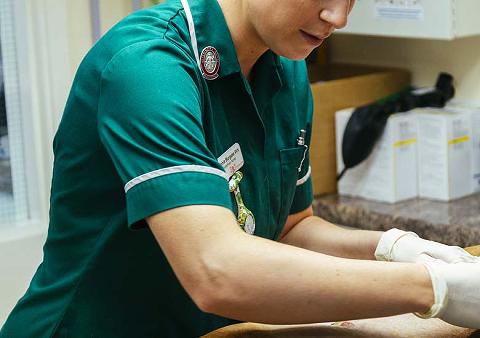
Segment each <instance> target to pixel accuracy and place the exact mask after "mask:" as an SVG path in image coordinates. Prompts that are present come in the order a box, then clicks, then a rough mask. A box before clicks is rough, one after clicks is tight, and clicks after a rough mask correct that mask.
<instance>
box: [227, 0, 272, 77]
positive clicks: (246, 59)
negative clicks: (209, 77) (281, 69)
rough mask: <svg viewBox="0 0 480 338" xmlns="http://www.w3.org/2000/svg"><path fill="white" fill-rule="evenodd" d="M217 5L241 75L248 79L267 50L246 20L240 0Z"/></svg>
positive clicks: (231, 0) (228, 0) (229, 0)
mask: <svg viewBox="0 0 480 338" xmlns="http://www.w3.org/2000/svg"><path fill="white" fill-rule="evenodd" d="M218 3H219V5H220V7H221V8H222V11H223V15H224V16H225V21H226V22H227V25H228V28H229V30H230V34H231V36H232V39H233V44H234V46H235V50H236V52H237V57H238V62H239V63H240V68H241V70H242V73H243V75H244V76H245V77H246V78H247V79H250V73H251V71H252V68H253V66H254V65H255V63H256V62H257V60H258V59H259V58H260V56H262V54H263V53H265V52H266V51H267V49H268V48H267V47H266V46H265V45H264V43H263V42H262V40H261V39H260V37H259V36H258V34H257V33H256V31H255V29H254V28H253V26H252V25H251V23H250V22H249V21H248V19H247V18H246V15H245V10H244V8H243V6H242V4H243V2H242V1H241V0H218Z"/></svg>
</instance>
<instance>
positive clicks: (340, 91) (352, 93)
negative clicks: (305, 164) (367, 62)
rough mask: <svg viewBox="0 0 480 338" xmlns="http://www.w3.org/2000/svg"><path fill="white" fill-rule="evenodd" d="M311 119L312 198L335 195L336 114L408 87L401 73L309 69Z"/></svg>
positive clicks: (347, 67) (335, 67) (368, 69)
mask: <svg viewBox="0 0 480 338" xmlns="http://www.w3.org/2000/svg"><path fill="white" fill-rule="evenodd" d="M309 73H310V82H311V83H312V84H311V88H312V93H313V100H314V117H313V126H312V127H313V128H312V130H313V131H312V141H311V147H310V164H311V166H312V180H313V191H314V194H315V195H322V194H329V193H335V192H336V191H337V180H336V176H337V169H336V150H335V112H337V111H339V110H342V109H345V108H350V107H358V106H361V105H364V104H367V103H370V102H372V101H375V100H378V99H380V98H383V97H385V96H388V95H390V94H392V93H395V92H398V91H401V90H403V89H405V87H407V86H408V85H410V79H411V78H410V74H409V73H408V72H407V71H404V70H398V69H385V68H376V67H366V66H354V65H342V64H336V65H329V66H312V67H310V69H309Z"/></svg>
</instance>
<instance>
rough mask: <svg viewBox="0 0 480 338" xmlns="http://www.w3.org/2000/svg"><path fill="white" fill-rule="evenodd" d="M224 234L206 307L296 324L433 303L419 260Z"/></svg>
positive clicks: (418, 309)
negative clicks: (354, 255) (341, 254)
mask: <svg viewBox="0 0 480 338" xmlns="http://www.w3.org/2000/svg"><path fill="white" fill-rule="evenodd" d="M228 242H229V241H228V240H226V241H225V242H224V243H225V245H224V246H217V247H216V251H217V254H216V255H215V256H214V257H213V256H212V259H213V260H214V262H216V263H213V266H217V270H216V271H215V269H213V270H211V271H214V273H213V274H212V275H211V278H210V283H211V285H212V287H213V289H212V290H214V291H215V293H216V295H217V296H216V297H218V298H216V301H215V302H214V303H212V304H211V312H214V313H217V314H219V315H222V316H227V317H230V318H235V319H238V320H243V321H254V322H262V323H272V324H300V323H314V322H326V321H338V320H346V319H358V318H373V317H384V316H391V315H396V314H401V313H409V312H426V311H427V310H428V309H429V308H430V306H431V304H433V291H432V286H431V282H430V278H429V275H428V273H427V271H426V269H425V268H424V267H423V266H422V265H414V264H399V263H384V262H372V261H357V260H349V259H342V258H336V257H331V256H326V255H323V254H319V253H316V252H312V251H308V250H304V249H301V248H296V247H292V246H288V245H283V244H280V243H275V242H273V241H268V240H264V239H261V238H254V237H250V236H249V237H246V236H245V237H243V238H241V239H240V240H238V239H237V240H236V243H235V245H234V246H233V247H232V243H230V244H228ZM218 251H220V252H218ZM219 257H221V258H222V262H223V263H221V262H219V261H218V258H219ZM225 262H228V263H225ZM207 311H208V309H207Z"/></svg>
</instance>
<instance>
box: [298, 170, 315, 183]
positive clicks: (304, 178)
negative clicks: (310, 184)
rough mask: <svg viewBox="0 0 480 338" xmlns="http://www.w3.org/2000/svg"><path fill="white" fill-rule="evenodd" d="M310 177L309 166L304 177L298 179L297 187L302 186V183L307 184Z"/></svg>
mask: <svg viewBox="0 0 480 338" xmlns="http://www.w3.org/2000/svg"><path fill="white" fill-rule="evenodd" d="M311 175H312V167H311V166H310V167H308V171H307V173H306V174H305V176H303V177H302V178H301V179H299V180H298V181H297V187H298V186H299V185H302V184H303V183H305V182H307V181H308V179H309V178H310V176H311Z"/></svg>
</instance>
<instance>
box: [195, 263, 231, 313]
mask: <svg viewBox="0 0 480 338" xmlns="http://www.w3.org/2000/svg"><path fill="white" fill-rule="evenodd" d="M221 261H225V260H224V259H221ZM204 266H205V268H204V269H202V270H203V271H202V274H201V275H200V276H198V275H197V276H196V277H195V278H192V281H191V282H190V283H189V287H188V288H186V289H187V292H188V294H189V295H190V297H191V299H192V300H193V302H194V303H195V304H196V305H197V307H198V308H199V309H200V310H201V311H203V312H206V313H212V314H216V315H219V316H225V315H226V313H225V310H226V309H231V308H232V307H233V306H234V304H235V301H236V300H238V292H236V291H235V290H236V289H237V288H236V286H235V285H234V278H233V276H232V274H231V273H230V272H229V271H231V269H232V268H231V267H229V266H227V264H223V263H221V262H216V261H214V260H209V261H208V263H205V264H204Z"/></svg>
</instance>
